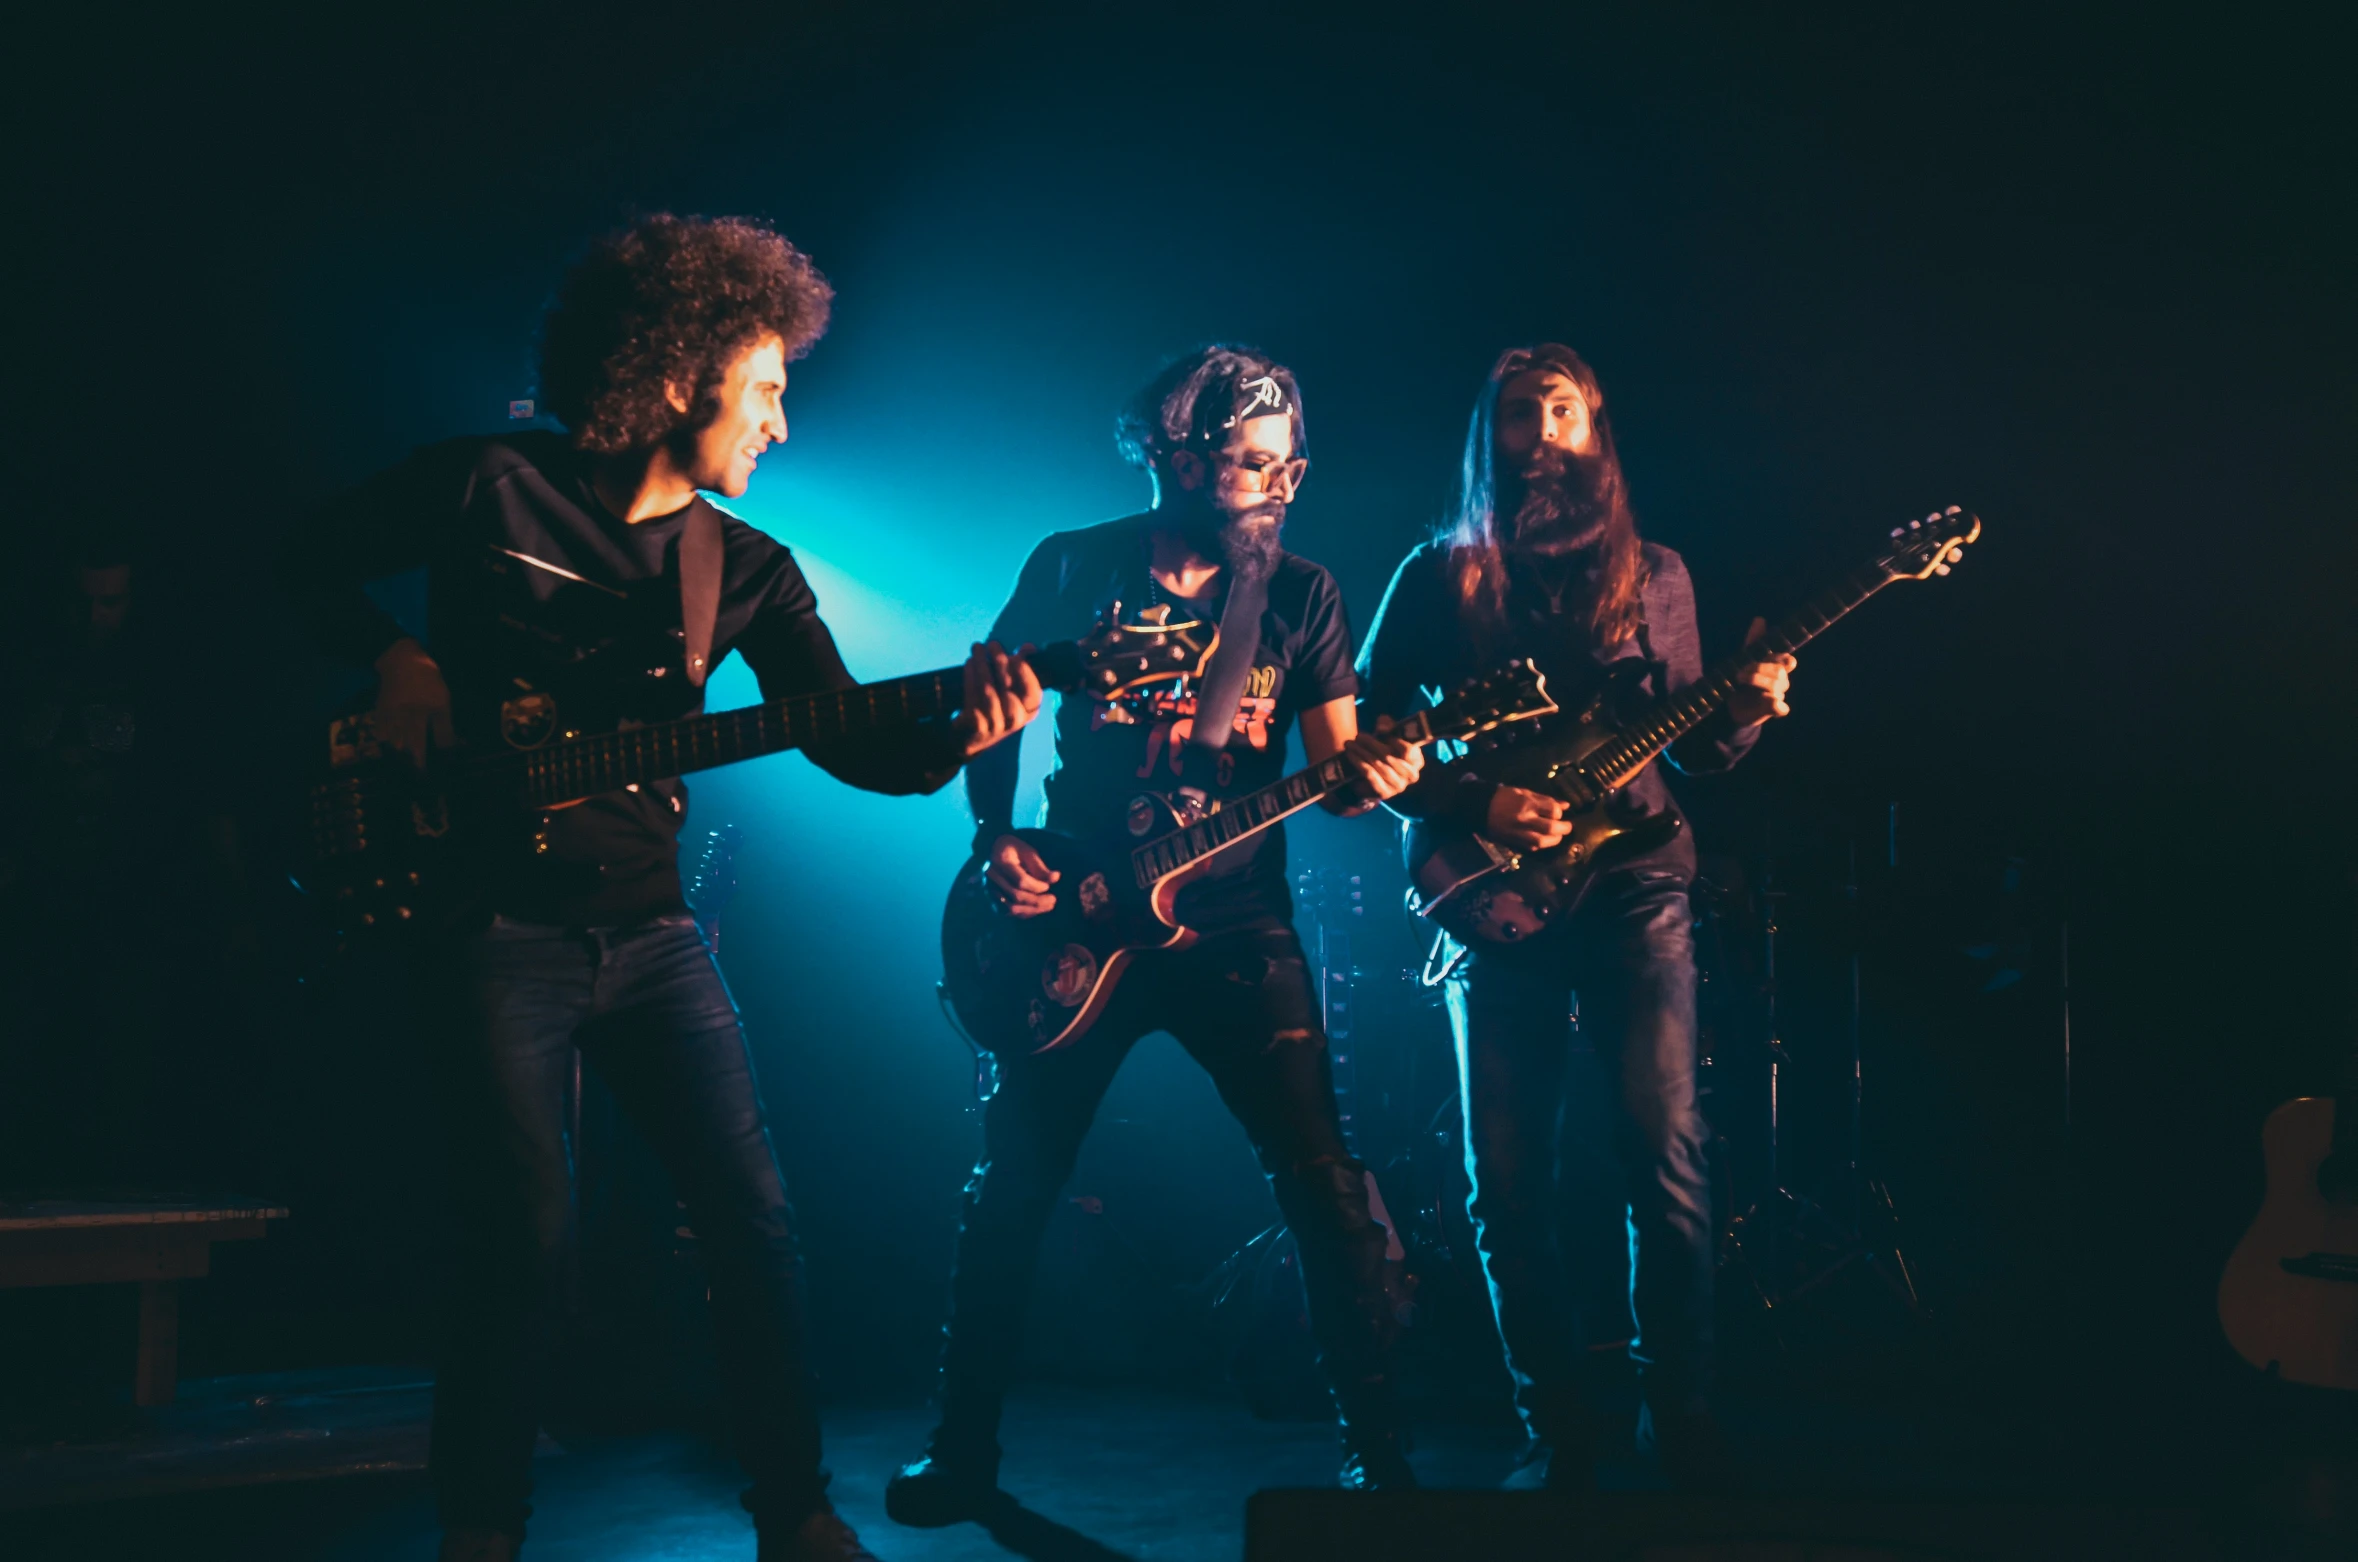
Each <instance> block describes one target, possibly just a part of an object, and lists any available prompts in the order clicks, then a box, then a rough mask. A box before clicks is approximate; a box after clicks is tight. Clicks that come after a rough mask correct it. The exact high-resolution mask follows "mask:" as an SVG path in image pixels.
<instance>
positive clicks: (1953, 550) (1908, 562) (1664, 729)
mask: <svg viewBox="0 0 2358 1562" xmlns="http://www.w3.org/2000/svg"><path fill="white" fill-rule="evenodd" d="M1980 535H1981V522H1980V521H1979V520H1978V519H1977V518H1975V517H1974V516H1971V515H1968V514H1966V513H1964V512H1963V511H1961V510H1959V509H1958V508H1957V507H1956V506H1955V505H1951V506H1949V508H1948V509H1946V510H1941V511H1935V512H1934V513H1933V514H1931V515H1928V516H1926V517H1925V518H1924V519H1922V520H1920V521H1910V522H1909V523H1908V524H1907V525H1905V526H1900V527H1895V528H1893V530H1892V533H1891V538H1890V546H1889V547H1887V548H1886V549H1884V550H1883V551H1882V552H1880V553H1878V554H1877V555H1876V557H1875V558H1874V559H1872V560H1871V561H1869V562H1868V563H1867V564H1866V565H1865V566H1864V567H1863V568H1861V569H1859V570H1857V571H1856V572H1854V573H1853V574H1851V575H1849V576H1847V577H1845V578H1844V579H1843V580H1842V581H1841V582H1840V583H1839V584H1837V585H1835V586H1834V587H1833V588H1832V589H1831V590H1829V591H1826V592H1824V593H1823V594H1821V595H1819V596H1817V597H1814V598H1812V599H1811V600H1810V602H1809V603H1808V605H1806V606H1805V607H1803V608H1802V609H1801V611H1800V612H1798V613H1796V614H1794V615H1793V616H1792V617H1791V618H1789V619H1787V620H1785V621H1784V622H1783V623H1781V624H1779V625H1778V626H1777V627H1776V628H1775V629H1773V630H1771V631H1769V633H1768V636H1767V637H1766V638H1765V639H1762V640H1758V641H1755V642H1753V643H1752V644H1751V645H1749V646H1747V647H1746V648H1745V649H1744V650H1743V651H1742V652H1741V653H1739V654H1738V655H1736V656H1734V657H1731V658H1730V659H1728V660H1727V661H1725V662H1723V663H1721V664H1720V665H1719V666H1718V667H1716V668H1714V669H1712V670H1711V671H1710V672H1708V673H1706V674H1705V675H1704V676H1703V677H1702V678H1701V679H1699V680H1697V681H1696V682H1695V683H1692V684H1690V685H1688V686H1687V687H1686V688H1683V689H1678V690H1675V691H1673V692H1671V693H1668V694H1665V695H1663V696H1662V697H1661V698H1659V699H1657V700H1655V701H1654V702H1653V703H1652V704H1651V705H1649V706H1647V707H1646V708H1645V709H1643V710H1641V711H1640V712H1638V714H1637V715H1636V716H1635V717H1634V718H1632V719H1629V720H1627V721H1623V720H1619V719H1617V716H1616V713H1617V712H1618V711H1620V710H1621V709H1623V708H1624V707H1625V706H1626V704H1627V696H1628V691H1629V685H1630V684H1631V683H1632V682H1634V681H1635V680H1636V679H1637V678H1640V677H1643V676H1644V673H1645V664H1644V663H1642V662H1639V661H1637V660H1635V659H1629V660H1625V661H1623V662H1620V663H1617V664H1615V665H1614V667H1613V668H1611V669H1610V670H1609V671H1608V672H1607V673H1606V677H1605V682H1604V686H1603V687H1602V688H1601V689H1600V690H1599V691H1598V693H1597V695H1596V697H1595V698H1594V699H1593V700H1591V701H1590V702H1589V703H1588V705H1587V706H1586V707H1585V708H1583V709H1582V710H1581V711H1579V712H1578V713H1577V714H1576V715H1575V716H1573V718H1572V719H1571V720H1570V721H1569V722H1567V723H1564V724H1562V726H1561V730H1560V731H1557V732H1553V733H1547V732H1543V733H1541V734H1540V736H1539V740H1538V741H1537V742H1526V743H1522V744H1518V745H1515V746H1513V747H1511V748H1507V749H1505V750H1504V751H1502V752H1501V753H1499V754H1498V755H1496V756H1494V764H1495V768H1496V771H1497V778H1498V779H1499V780H1500V781H1502V782H1504V783H1505V784H1507V785H1509V786H1519V787H1522V788H1524V789H1526V790H1528V791H1532V792H1537V793H1540V794H1541V795H1543V796H1547V797H1554V798H1557V799H1560V800H1561V801H1563V802H1565V803H1567V804H1569V805H1570V813H1569V816H1568V821H1567V822H1568V823H1569V824H1570V825H1571V834H1570V835H1568V836H1567V837H1566V838H1565V839H1564V840H1563V841H1562V842H1561V843H1559V844H1558V845H1555V846H1552V847H1549V848H1547V849H1546V850H1544V851H1536V852H1524V853H1517V852H1511V851H1509V850H1507V849H1506V848H1505V847H1503V846H1500V845H1498V844H1497V843H1496V842H1494V841H1491V840H1489V839H1487V838H1486V837H1484V836H1482V835H1479V834H1476V833H1472V832H1467V831H1463V830H1459V831H1456V832H1452V831H1450V830H1448V829H1447V828H1446V827H1445V826H1439V825H1435V824H1432V823H1430V822H1428V821H1424V820H1418V821H1415V822H1413V823H1411V824H1410V826H1409V827H1408V829H1407V831H1406V832H1405V835H1404V837H1403V847H1404V850H1405V853H1406V856H1407V861H1408V874H1409V880H1410V890H1409V904H1410V906H1411V907H1412V908H1413V909H1414V910H1415V911H1416V912H1417V914H1418V915H1419V916H1423V917H1429V918H1431V919H1432V920H1433V921H1435V922H1437V923H1439V924H1440V925H1441V926H1442V927H1444V928H1446V929H1448V930H1449V932H1450V934H1451V935H1452V936H1453V937H1455V938H1457V939H1458V940H1459V941H1460V942H1461V943H1471V942H1473V941H1474V940H1475V939H1482V940H1486V941H1488V942H1491V943H1515V942H1518V941H1520V940H1522V939H1526V938H1529V937H1531V936H1532V935H1533V934H1535V933H1539V932H1541V931H1543V930H1545V929H1546V928H1547V927H1548V926H1549V925H1550V924H1552V923H1554V922H1555V921H1557V920H1559V919H1561V918H1562V917H1564V916H1566V915H1569V914H1570V912H1571V911H1572V909H1573V908H1574V907H1575V906H1577V905H1579V903H1580V899H1581V896H1582V895H1584V894H1585V893H1586V892H1587V890H1588V886H1589V885H1590V884H1591V883H1592V882H1594V880H1595V879H1596V876H1597V875H1598V874H1599V873H1602V872H1604V871H1605V870H1606V869H1608V868H1610V867H1612V866H1613V864H1614V863H1615V862H1616V861H1624V860H1627V859H1628V858H1630V857H1633V856H1636V855H1637V854H1638V853H1640V852H1644V851H1648V850H1651V849H1652V848H1654V847H1655V846H1658V845H1660V844H1661V843H1662V842H1664V841H1665V840H1668V839H1669V838H1670V837H1672V836H1673V835H1675V834H1677V832H1678V830H1679V828H1680V822H1679V818H1678V816H1677V815H1676V814H1672V813H1638V812H1633V811H1632V810H1631V809H1630V808H1629V807H1628V806H1627V805H1626V802H1625V800H1624V799H1623V797H1622V796H1621V788H1622V787H1623V786H1624V785H1626V784H1627V783H1628V782H1629V780H1630V779H1631V778H1632V777H1633V776H1635V775H1636V774H1637V773H1638V772H1639V771H1640V770H1642V769H1644V768H1645V767H1646V765H1647V764H1648V763H1649V762H1650V761H1652V760H1653V758H1654V757H1655V756H1656V755H1658V754H1660V753H1661V752H1662V751H1663V750H1664V749H1666V748H1668V747H1669V746H1670V745H1671V744H1672V743H1673V742H1675V741H1676V740H1677V739H1678V738H1679V737H1681V736H1682V735H1684V734H1685V733H1687V732H1690V731H1692V730H1693V729H1694V728H1695V727H1696V726H1697V725H1699V724H1700V723H1701V722H1702V721H1703V720H1704V718H1705V717H1707V716H1709V715H1711V714H1712V713H1713V712H1715V711H1717V710H1719V709H1720V708H1721V707H1722V706H1723V705H1725V704H1726V703H1727V699H1728V696H1729V695H1730V694H1732V693H1733V692H1734V691H1735V690H1736V688H1737V686H1738V683H1739V680H1740V679H1741V678H1742V676H1743V674H1744V671H1745V670H1746V669H1747V668H1749V667H1751V666H1752V665H1753V664H1754V663H1756V662H1758V661H1759V660H1760V658H1761V657H1762V656H1764V655H1775V654H1777V653H1780V652H1787V651H1793V650H1797V649H1799V648H1800V647H1802V646H1804V645H1807V644H1808V643H1809V642H1810V641H1812V640H1814V639H1816V638H1817V637H1818V636H1819V635H1820V634H1823V633H1824V632H1825V631H1826V629H1827V628H1828V627H1830V626H1831V625H1832V624H1833V623H1834V622H1835V621H1836V620H1837V619H1839V618H1841V617H1842V616H1843V615H1844V614H1846V613H1848V612H1850V610H1851V609H1853V608H1855V607H1857V606H1858V605H1859V604H1860V603H1862V602H1864V601H1866V600H1867V598H1869V597H1871V596H1873V595H1874V594H1875V593H1876V592H1878V591H1881V590H1882V589H1883V588H1884V587H1886V586H1888V585H1891V584H1892V583H1894V582H1895V581H1902V580H1927V579H1930V578H1931V577H1932V576H1934V575H1946V574H1947V573H1948V572H1949V570H1950V568H1951V567H1952V566H1953V565H1955V564H1956V563H1957V562H1958V561H1959V560H1960V559H1962V558H1963V557H1964V556H1965V548H1966V546H1967V545H1968V544H1970V543H1972V542H1973V541H1974V540H1975V539H1976V538H1978V537H1980ZM1485 773H1486V774H1487V773H1488V772H1487V771H1486V772H1485Z"/></svg>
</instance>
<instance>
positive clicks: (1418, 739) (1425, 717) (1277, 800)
mask: <svg viewBox="0 0 2358 1562" xmlns="http://www.w3.org/2000/svg"><path fill="white" fill-rule="evenodd" d="M1430 716H1431V713H1430V712H1419V713H1418V714H1416V715H1414V716H1411V717H1409V718H1408V719H1407V720H1406V721H1403V722H1401V723H1400V724H1399V725H1398V726H1397V727H1395V728H1393V729H1392V736H1394V737H1396V738H1400V739H1403V740H1404V741H1406V742H1410V743H1415V744H1420V745H1421V744H1425V743H1430V742H1432V741H1433V737H1432V727H1431V722H1430ZM1350 784H1351V770H1350V767H1349V766H1347V765H1345V764H1344V763H1343V760H1342V756H1341V755H1339V754H1338V755H1334V756H1331V757H1329V758H1326V759H1322V760H1320V761H1319V762H1318V763H1317V764H1315V765H1309V766H1306V767H1304V768H1303V769H1300V770H1297V771H1295V772H1294V773H1293V774H1292V775H1290V776H1286V777H1284V778H1282V779H1280V780H1276V781H1272V782H1270V783H1269V784H1268V785H1267V786H1265V787H1262V788H1260V789H1259V790H1258V791H1253V792H1247V793H1246V794H1245V795H1244V796H1242V797H1238V798H1232V799H1230V800H1228V801H1227V802H1224V803H1222V804H1221V805H1220V808H1219V811H1218V812H1217V813H1211V814H1206V815H1205V816H1204V817H1203V818H1201V819H1199V820H1197V821H1196V822H1195V823H1194V824H1191V825H1189V826H1187V827H1186V828H1185V829H1182V830H1173V831H1172V832H1171V833H1170V834H1168V835H1165V836H1163V837H1161V838H1160V839H1157V840H1152V841H1149V842H1147V843H1146V844H1145V845H1144V846H1140V847H1136V848H1133V849H1132V851H1131V853H1130V868H1131V877H1132V879H1133V881H1134V882H1135V883H1136V884H1137V886H1138V887H1139V888H1140V889H1150V888H1152V887H1153V886H1154V885H1155V884H1156V883H1158V882H1160V881H1161V880H1163V879H1167V878H1169V877H1170V876H1171V875H1172V874H1174V873H1177V872H1179V871H1180V870H1181V869H1183V868H1189V867H1193V866H1194V865H1195V864H1197V863H1199V862H1201V861H1203V860H1204V859H1205V858H1206V857H1209V856H1211V855H1212V854H1213V853H1214V852H1217V851H1223V850H1225V849H1227V848H1228V847H1231V846H1234V845H1235V844H1236V843H1237V842H1238V841H1241V840H1243V839H1244V838H1245V837H1247V836H1249V835H1258V834H1260V833H1261V832H1262V831H1263V830H1266V829H1268V828H1269V827H1270V826H1271V825H1273V824H1277V823H1279V822H1281V821H1282V820H1284V819H1286V818H1288V817H1289V816H1291V815H1293V814H1298V813H1300V812H1301V811H1302V810H1303V809H1305V808H1307V807H1309V806H1310V805H1311V804H1312V803H1316V802H1321V801H1323V800H1324V799H1325V798H1326V797H1327V796H1328V795H1329V794H1331V793H1334V792H1339V791H1341V790H1342V789H1343V788H1344V787H1346V786H1349V785H1350Z"/></svg>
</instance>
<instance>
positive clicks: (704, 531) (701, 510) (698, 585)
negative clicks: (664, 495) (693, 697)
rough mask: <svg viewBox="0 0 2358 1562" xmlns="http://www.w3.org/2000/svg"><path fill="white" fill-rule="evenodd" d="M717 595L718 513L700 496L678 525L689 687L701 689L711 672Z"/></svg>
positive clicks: (682, 610) (681, 605)
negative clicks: (680, 524)
mask: <svg viewBox="0 0 2358 1562" xmlns="http://www.w3.org/2000/svg"><path fill="white" fill-rule="evenodd" d="M720 594H721V521H720V512H719V511H718V510H715V509H714V508H713V507H712V506H711V505H709V504H706V503H705V502H704V501H703V500H701V499H699V500H697V501H696V502H695V503H694V504H691V505H689V506H688V520H687V524H686V525H684V526H682V527H681V528H680V630H681V637H682V640H683V642H684V644H685V647H686V650H687V660H688V683H689V686H690V687H692V688H698V689H701V688H703V687H704V680H705V679H706V678H707V677H709V676H710V675H711V673H712V630H713V625H714V624H715V623H716V622H717V621H718V620H719V618H720Z"/></svg>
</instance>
